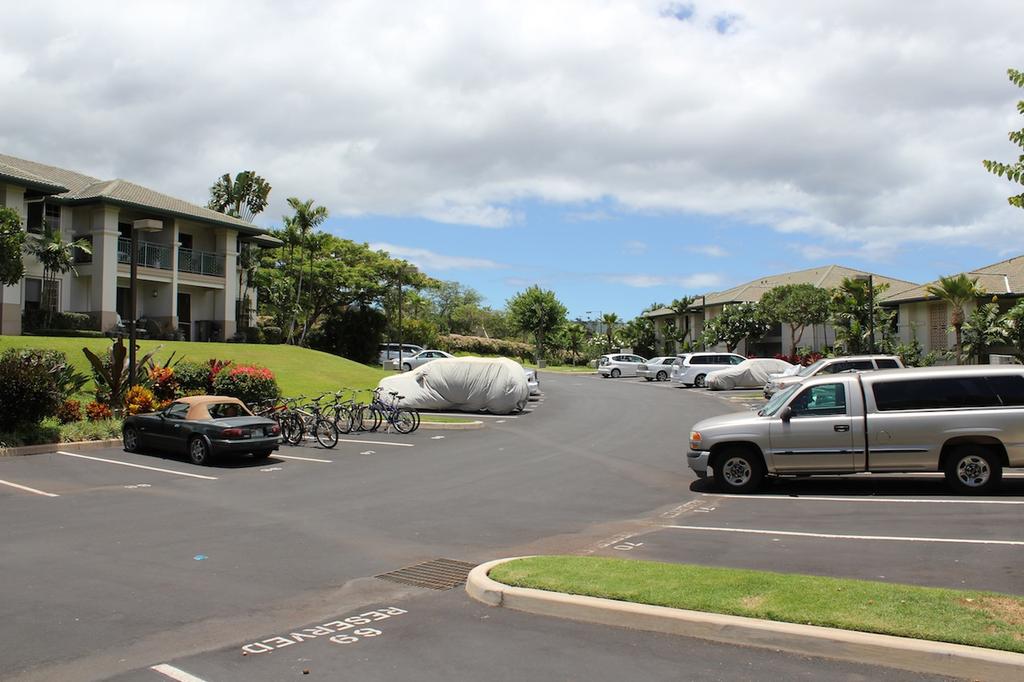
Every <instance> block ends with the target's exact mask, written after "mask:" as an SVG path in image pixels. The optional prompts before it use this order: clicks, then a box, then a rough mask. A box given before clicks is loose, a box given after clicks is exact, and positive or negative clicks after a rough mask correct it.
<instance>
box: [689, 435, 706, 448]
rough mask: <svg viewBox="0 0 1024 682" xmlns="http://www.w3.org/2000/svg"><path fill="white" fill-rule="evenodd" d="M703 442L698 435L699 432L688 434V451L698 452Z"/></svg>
mask: <svg viewBox="0 0 1024 682" xmlns="http://www.w3.org/2000/svg"><path fill="white" fill-rule="evenodd" d="M703 440H704V438H703V436H701V435H700V431H691V432H690V449H691V450H700V446H701V443H702V442H703Z"/></svg>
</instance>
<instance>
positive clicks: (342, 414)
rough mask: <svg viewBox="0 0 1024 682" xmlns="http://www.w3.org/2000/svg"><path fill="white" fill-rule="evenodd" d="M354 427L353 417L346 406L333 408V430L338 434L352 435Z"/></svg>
mask: <svg viewBox="0 0 1024 682" xmlns="http://www.w3.org/2000/svg"><path fill="white" fill-rule="evenodd" d="M355 425H356V420H355V417H354V416H353V414H352V410H351V409H350V408H349V407H348V406H347V405H338V406H337V407H335V408H334V428H335V430H337V432H338V433H352V429H353V428H354V427H355Z"/></svg>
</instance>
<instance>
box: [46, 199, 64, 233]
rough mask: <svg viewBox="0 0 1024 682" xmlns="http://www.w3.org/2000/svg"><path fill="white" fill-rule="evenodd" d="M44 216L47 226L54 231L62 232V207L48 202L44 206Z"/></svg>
mask: <svg viewBox="0 0 1024 682" xmlns="http://www.w3.org/2000/svg"><path fill="white" fill-rule="evenodd" d="M43 216H44V218H45V219H46V224H47V225H49V226H50V227H51V228H52V229H54V230H60V206H58V205H57V204H54V203H50V202H46V203H45V204H43Z"/></svg>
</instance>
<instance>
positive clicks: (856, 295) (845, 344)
mask: <svg viewBox="0 0 1024 682" xmlns="http://www.w3.org/2000/svg"><path fill="white" fill-rule="evenodd" d="M873 288H874V294H873V295H872V294H871V292H870V290H869V289H868V282H867V280H860V279H853V278H851V277H846V278H844V279H843V281H842V283H840V285H839V286H837V287H836V288H835V289H833V290H832V291H831V293H830V294H829V317H828V322H829V324H831V325H832V328H833V329H834V330H835V334H836V342H835V345H836V347H837V348H838V349H840V350H842V352H844V353H847V354H851V355H855V354H857V353H864V352H866V351H867V350H868V348H870V347H871V330H872V328H873V329H874V331H875V335H876V336H878V335H879V334H881V336H882V342H881V343H880V344H878V345H879V346H882V347H884V346H887V345H889V344H890V343H891V337H892V323H893V319H894V318H895V314H896V313H895V312H894V311H891V310H887V309H885V308H883V307H882V305H881V303H880V301H881V299H882V294H884V293H885V292H886V291H888V289H889V285H888V284H887V283H884V282H883V283H882V284H875V285H874V286H873ZM872 300H873V301H874V307H873V308H872V309H871V310H869V307H871V302H872ZM872 321H873V323H874V324H873V325H872V324H871V322H872Z"/></svg>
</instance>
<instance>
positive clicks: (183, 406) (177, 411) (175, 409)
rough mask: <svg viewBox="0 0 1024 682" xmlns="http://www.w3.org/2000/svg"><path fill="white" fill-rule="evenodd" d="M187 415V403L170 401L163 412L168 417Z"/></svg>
mask: <svg viewBox="0 0 1024 682" xmlns="http://www.w3.org/2000/svg"><path fill="white" fill-rule="evenodd" d="M187 415H188V403H172V404H171V406H170V407H168V408H167V410H166V411H165V412H164V416H165V417H167V418H168V419H184V418H185V417H186V416H187Z"/></svg>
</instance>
